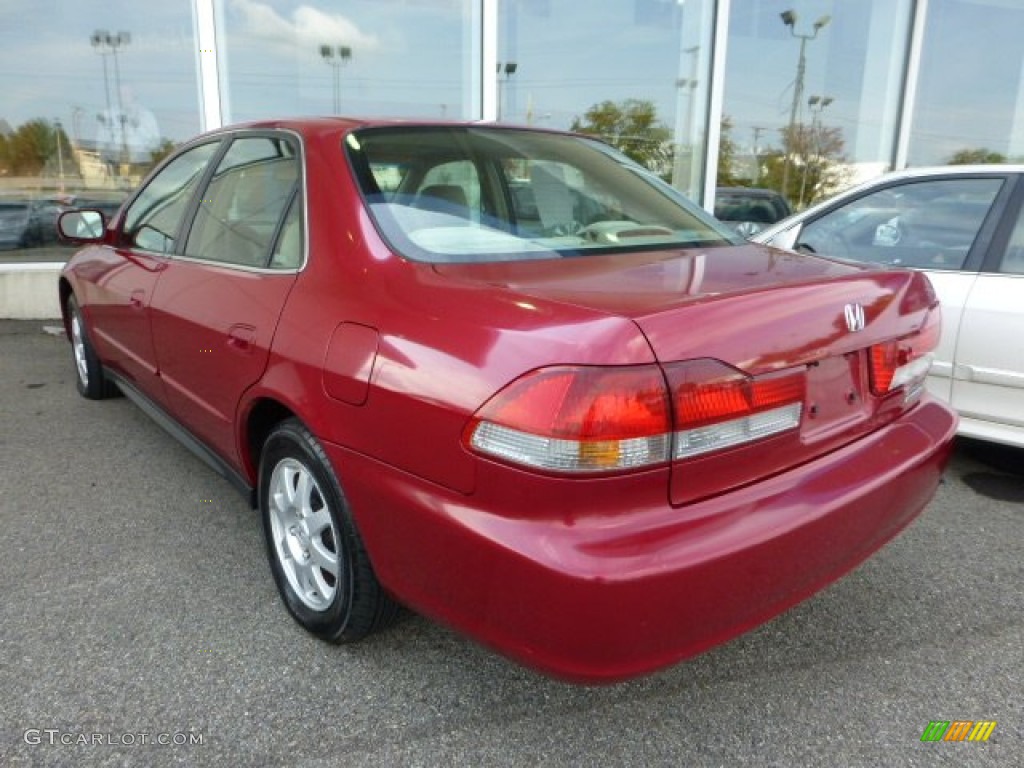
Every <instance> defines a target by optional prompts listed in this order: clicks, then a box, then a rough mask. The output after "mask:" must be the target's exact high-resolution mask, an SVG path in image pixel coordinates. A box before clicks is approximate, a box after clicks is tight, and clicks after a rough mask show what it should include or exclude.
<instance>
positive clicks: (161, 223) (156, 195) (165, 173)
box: [124, 141, 220, 253]
mask: <svg viewBox="0 0 1024 768" xmlns="http://www.w3.org/2000/svg"><path fill="white" fill-rule="evenodd" d="M219 147H220V142H219V141H213V142H209V143H207V144H200V145H199V146H197V147H193V148H192V149H190V150H187V151H186V152H184V153H183V154H181V155H179V156H178V157H177V158H175V159H174V160H172V161H171V162H170V163H169V164H168V165H167V166H165V167H164V169H163V170H161V171H160V172H159V173H158V174H157V175H156V176H154V177H153V178H152V179H151V180H150V182H149V184H147V185H146V187H145V188H144V189H143V190H142V192H140V193H139V196H138V197H136V198H135V200H134V201H133V202H132V204H131V205H130V206H129V207H128V210H127V211H126V212H125V224H124V235H125V237H126V238H127V239H128V243H129V244H130V245H131V246H134V247H135V248H139V249H141V250H144V251H152V252H154V253H175V252H176V251H177V250H178V248H177V237H178V232H179V231H180V229H181V223H182V217H183V216H184V215H185V211H186V210H187V209H188V205H189V203H190V202H191V200H192V195H193V193H194V192H195V190H196V187H198V186H199V182H200V180H201V179H202V177H203V173H204V172H205V171H206V166H207V164H208V163H209V162H210V159H211V158H212V157H213V156H214V154H215V153H216V151H217V149H218V148H219Z"/></svg>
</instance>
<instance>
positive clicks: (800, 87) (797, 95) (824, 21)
mask: <svg viewBox="0 0 1024 768" xmlns="http://www.w3.org/2000/svg"><path fill="white" fill-rule="evenodd" d="M779 15H780V16H781V17H782V23H783V24H785V25H786V26H787V27H789V33H790V34H791V35H792V36H793V37H797V38H799V39H800V58H799V59H797V63H796V82H795V83H794V84H793V105H792V107H791V108H790V110H789V135H788V136H787V137H786V138H787V142H786V144H787V146H786V156H785V158H784V159H783V162H782V196H783V197H786V196H787V192H788V189H789V167H790V148H789V144H790V143H791V142H792V140H793V130H794V128H795V127H796V115H797V110H798V109H799V108H800V99H802V98H803V95H804V74H805V73H806V71H807V57H806V48H807V41H808V40H813V39H814V38H816V37H817V36H818V33H819V32H820V31H821V30H822V29H823V28H824V27H825V26H826V25H828V23H829V22H830V21H831V20H832V17H831V16H822V17H821V18H820V19H818V20H817V21H816V22H814V29H813V31H812V32H811V33H810V34H804V35H801V34H799V33H798V32H797V31H796V21H797V15H796V11H794V10H792V9H791V10H788V11H783V12H782V13H781V14H779Z"/></svg>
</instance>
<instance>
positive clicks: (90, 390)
mask: <svg viewBox="0 0 1024 768" xmlns="http://www.w3.org/2000/svg"><path fill="white" fill-rule="evenodd" d="M67 307H68V326H69V329H70V331H71V356H72V359H73V360H74V363H75V387H76V388H77V389H78V393H79V394H80V395H81V396H82V397H85V398H88V399H89V400H104V399H106V398H108V397H114V396H116V395H118V394H120V392H119V390H118V389H117V385H116V384H114V382H112V381H111V380H110V379H108V378H107V376H106V373H105V372H104V371H103V364H102V363H100V359H99V358H98V357H97V356H96V350H95V349H94V348H93V346H92V341H91V340H90V339H89V329H88V328H87V327H86V325H85V318H84V317H83V316H82V311H81V310H80V309H79V308H78V302H77V301H75V297H74V296H69V297H68V305H67Z"/></svg>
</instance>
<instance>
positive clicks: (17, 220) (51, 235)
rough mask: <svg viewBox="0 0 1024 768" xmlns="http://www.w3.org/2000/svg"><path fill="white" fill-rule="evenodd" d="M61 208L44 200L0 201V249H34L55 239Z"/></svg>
mask: <svg viewBox="0 0 1024 768" xmlns="http://www.w3.org/2000/svg"><path fill="white" fill-rule="evenodd" d="M62 210H63V209H62V208H61V207H60V206H59V205H56V204H54V203H52V202H50V201H47V200H20V199H18V200H0V248H37V247H39V246H43V245H47V244H50V243H56V242H57V216H58V215H59V214H60V213H61V211H62Z"/></svg>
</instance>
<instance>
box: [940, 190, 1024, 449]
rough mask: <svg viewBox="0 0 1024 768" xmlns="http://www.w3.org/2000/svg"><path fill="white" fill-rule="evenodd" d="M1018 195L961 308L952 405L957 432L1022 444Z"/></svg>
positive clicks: (1023, 325) (1023, 230) (1023, 259)
mask: <svg viewBox="0 0 1024 768" xmlns="http://www.w3.org/2000/svg"><path fill="white" fill-rule="evenodd" d="M1022 197H1024V189H1021V190H1020V193H1019V194H1018V199H1017V201H1016V205H1015V206H1014V207H1012V208H1011V209H1010V215H1009V216H1008V217H1007V218H1008V221H1007V227H1006V233H1007V234H1006V237H1005V238H1002V239H1001V240H997V242H996V243H995V245H994V247H993V248H992V249H991V250H990V253H989V258H988V259H987V260H986V262H985V264H984V265H983V269H982V271H981V272H980V274H979V275H978V277H977V279H976V280H975V282H974V284H973V286H972V287H971V290H970V293H969V294H968V296H967V297H966V300H965V302H964V308H963V317H962V319H961V321H960V333H959V337H958V339H957V345H956V356H955V360H954V364H953V378H952V387H953V392H952V403H953V406H954V407H955V408H956V409H957V410H958V411H959V412H960V414H961V417H962V419H963V427H962V431H963V432H964V433H965V434H970V435H973V436H975V437H981V438H985V439H992V440H998V441H999V442H1006V443H1013V444H1016V445H1024V205H1022V202H1024V200H1022V199H1021V198H1022Z"/></svg>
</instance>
